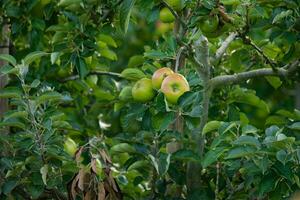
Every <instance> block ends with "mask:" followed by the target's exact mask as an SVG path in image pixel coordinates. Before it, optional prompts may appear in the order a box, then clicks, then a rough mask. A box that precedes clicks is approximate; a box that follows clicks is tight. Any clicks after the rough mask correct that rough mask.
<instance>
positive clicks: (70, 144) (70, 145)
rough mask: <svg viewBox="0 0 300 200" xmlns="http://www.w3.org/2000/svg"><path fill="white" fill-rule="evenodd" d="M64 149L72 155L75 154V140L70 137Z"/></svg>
mask: <svg viewBox="0 0 300 200" xmlns="http://www.w3.org/2000/svg"><path fill="white" fill-rule="evenodd" d="M64 149H65V151H66V152H67V153H68V154H69V155H70V156H74V155H75V153H76V151H77V144H76V143H75V141H74V140H72V139H71V138H69V137H68V138H67V139H66V141H65V144H64Z"/></svg>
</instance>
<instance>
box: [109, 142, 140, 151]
mask: <svg viewBox="0 0 300 200" xmlns="http://www.w3.org/2000/svg"><path fill="white" fill-rule="evenodd" d="M110 151H111V152H112V153H124V152H127V153H134V152H136V151H135V148H134V147H133V146H131V145H130V144H128V143H119V144H116V145H114V146H112V147H111V148H110Z"/></svg>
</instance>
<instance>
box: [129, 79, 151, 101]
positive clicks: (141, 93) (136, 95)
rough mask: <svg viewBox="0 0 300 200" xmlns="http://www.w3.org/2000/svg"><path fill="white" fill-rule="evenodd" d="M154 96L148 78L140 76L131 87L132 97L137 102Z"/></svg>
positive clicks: (148, 99)
mask: <svg viewBox="0 0 300 200" xmlns="http://www.w3.org/2000/svg"><path fill="white" fill-rule="evenodd" d="M154 96H155V91H154V90H153V88H152V81H151V79H149V78H142V79H140V80H139V81H137V82H136V83H135V85H134V86H133V88H132V97H133V99H134V100H135V101H138V102H143V103H145V102H148V101H150V100H151V99H153V97H154Z"/></svg>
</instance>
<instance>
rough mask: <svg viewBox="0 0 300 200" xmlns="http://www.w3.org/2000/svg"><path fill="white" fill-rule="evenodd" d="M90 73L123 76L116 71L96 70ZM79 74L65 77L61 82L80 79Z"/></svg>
mask: <svg viewBox="0 0 300 200" xmlns="http://www.w3.org/2000/svg"><path fill="white" fill-rule="evenodd" d="M88 75H107V76H114V77H117V78H122V76H121V74H119V73H115V72H105V71H95V72H90V73H89V74H88ZM79 78H80V77H79V75H74V76H70V77H67V78H65V79H63V80H62V81H61V82H67V81H73V80H76V79H79Z"/></svg>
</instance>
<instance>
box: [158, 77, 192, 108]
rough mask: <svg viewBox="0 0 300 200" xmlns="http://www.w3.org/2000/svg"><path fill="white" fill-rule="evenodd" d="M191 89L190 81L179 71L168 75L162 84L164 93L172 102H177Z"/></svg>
mask: <svg viewBox="0 0 300 200" xmlns="http://www.w3.org/2000/svg"><path fill="white" fill-rule="evenodd" d="M189 90H190V86H189V83H188V82H187V80H186V79H185V77H184V76H182V75H181V74H178V73H174V74H171V75H169V76H167V77H166V78H165V79H164V80H163V82H162V84H161V91H162V93H164V95H165V97H166V99H167V101H168V102H170V103H172V104H176V103H177V101H178V99H179V97H180V96H181V95H183V94H184V93H185V92H187V91H189Z"/></svg>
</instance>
